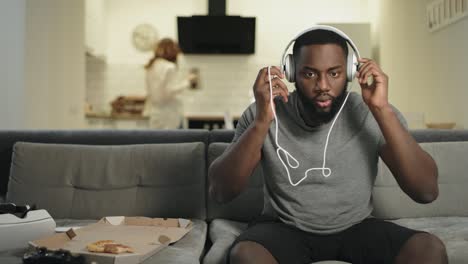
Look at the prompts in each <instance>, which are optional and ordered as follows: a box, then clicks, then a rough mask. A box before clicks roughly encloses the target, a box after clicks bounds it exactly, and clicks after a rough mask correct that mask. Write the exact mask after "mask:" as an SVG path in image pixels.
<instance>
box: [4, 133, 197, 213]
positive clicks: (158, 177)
mask: <svg viewBox="0 0 468 264" xmlns="http://www.w3.org/2000/svg"><path fill="white" fill-rule="evenodd" d="M205 172H206V166H205V144H204V143H203V142H192V143H172V144H170V143H168V144H141V145H125V146H121V145H115V146H95V145H94V146H90V145H72V144H50V143H49V144H43V143H26V142H18V143H16V144H15V145H14V148H13V158H12V168H11V176H10V182H9V186H8V193H7V200H9V201H15V202H16V203H19V204H33V203H34V204H36V205H37V207H38V208H46V209H47V210H48V211H49V213H50V214H51V215H52V216H53V217H54V218H72V219H99V218H101V217H104V216H111V215H126V216H141V215H143V216H152V217H156V216H159V217H184V218H198V219H204V218H205V193H206V192H205Z"/></svg>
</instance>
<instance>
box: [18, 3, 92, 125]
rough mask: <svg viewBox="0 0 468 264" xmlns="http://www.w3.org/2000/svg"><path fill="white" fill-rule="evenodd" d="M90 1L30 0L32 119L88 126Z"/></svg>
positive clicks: (28, 80) (28, 88)
mask: <svg viewBox="0 0 468 264" xmlns="http://www.w3.org/2000/svg"><path fill="white" fill-rule="evenodd" d="M84 41H85V38H84V1H83V0H74V1H61V0H41V1H35V0H27V1H26V41H25V56H24V57H25V74H24V75H25V98H26V103H25V105H24V107H25V111H26V113H27V118H26V123H27V127H29V128H38V129H41V128H53V129H62V128H83V127H84V111H83V108H84V91H85V81H84V80H85V79H84V78H85V76H84V70H85V68H84V67H85V66H84V53H85V49H84Z"/></svg>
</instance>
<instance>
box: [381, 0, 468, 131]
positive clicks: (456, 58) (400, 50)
mask: <svg viewBox="0 0 468 264" xmlns="http://www.w3.org/2000/svg"><path fill="white" fill-rule="evenodd" d="M429 2H431V1H430V0H415V1H405V0H381V3H380V14H381V16H380V19H378V21H377V23H378V24H379V30H378V31H379V32H378V37H377V39H378V41H379V43H380V46H379V54H380V55H379V56H380V61H381V64H382V67H383V69H384V70H385V71H386V72H387V73H388V75H389V76H390V89H391V90H390V100H391V101H392V102H393V103H394V104H395V105H397V106H398V107H399V108H400V110H402V111H405V112H422V113H424V114H425V116H426V121H427V122H449V121H454V122H457V123H458V124H459V126H462V127H465V128H468V116H467V115H465V113H466V112H468V104H467V103H466V100H467V99H468V75H467V69H468V52H467V49H466V47H468V30H467V29H468V19H467V18H465V19H463V20H461V21H459V22H457V23H455V24H452V25H449V26H448V27H446V28H443V29H441V30H439V31H436V32H434V33H430V32H429V31H428V30H427V28H426V26H425V25H426V18H425V12H426V4H427V3H429Z"/></svg>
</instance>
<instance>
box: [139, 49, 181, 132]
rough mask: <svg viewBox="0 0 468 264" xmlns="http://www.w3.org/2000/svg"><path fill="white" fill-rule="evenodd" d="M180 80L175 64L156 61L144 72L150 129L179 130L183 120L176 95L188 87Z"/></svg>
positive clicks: (179, 100)
mask: <svg viewBox="0 0 468 264" xmlns="http://www.w3.org/2000/svg"><path fill="white" fill-rule="evenodd" d="M189 85H190V83H189V81H188V80H187V79H181V78H180V77H179V72H178V70H177V66H176V64H175V63H173V62H170V61H167V60H165V59H160V58H158V59H156V60H155V61H154V63H153V65H152V66H151V67H150V68H149V69H147V71H146V89H147V95H148V102H147V106H148V107H149V109H148V112H149V116H150V127H151V128H156V129H176V128H179V127H180V125H181V122H182V118H183V114H184V111H183V104H182V100H181V99H180V98H179V97H178V95H179V94H180V93H181V92H183V91H184V90H185V89H187V88H188V87H189Z"/></svg>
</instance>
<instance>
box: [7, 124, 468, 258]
mask: <svg viewBox="0 0 468 264" xmlns="http://www.w3.org/2000/svg"><path fill="white" fill-rule="evenodd" d="M411 133H412V134H413V136H414V137H415V138H416V140H417V141H418V142H420V144H421V146H422V147H423V148H424V149H426V150H427V151H428V152H429V153H430V154H431V155H432V156H433V157H434V159H435V160H436V162H437V164H438V167H439V188H440V195H439V198H438V199H437V200H436V201H435V202H434V203H432V204H429V205H420V204H416V203H415V202H413V201H411V200H410V199H409V198H408V197H407V196H406V195H405V194H403V192H402V191H401V190H400V189H399V187H398V186H397V184H396V182H395V180H394V179H393V176H392V175H391V174H390V172H389V170H388V169H387V168H386V166H385V165H384V164H382V163H381V164H379V174H378V176H377V179H376V182H375V187H374V193H373V199H374V204H375V211H374V215H375V216H376V217H379V218H384V219H389V220H390V221H395V222H397V223H399V224H402V225H405V226H408V227H411V228H416V229H421V230H426V231H429V232H432V233H434V234H436V235H437V236H439V237H440V238H441V239H442V240H443V241H444V242H445V245H446V247H447V251H448V254H449V259H450V263H456V264H457V263H468V252H467V251H468V206H467V205H466V203H468V192H466V189H467V187H468V176H467V175H466V174H467V173H466V171H468V162H467V161H468V159H467V158H465V157H466V155H467V154H468V131H464V130H463V131H462V130H458V131H457V130H453V131H452V130H415V131H411ZM232 137H233V131H230V130H214V131H205V130H174V131H148V130H145V131H111V130H104V131H81V130H77V131H0V199H6V200H7V201H11V202H15V203H17V204H24V203H28V204H33V203H34V204H36V205H37V206H38V207H39V208H44V209H47V210H48V212H49V213H50V214H51V215H52V216H53V217H54V219H55V220H56V222H57V225H59V226H73V225H82V224H88V223H92V222H94V221H96V220H97V219H99V218H101V217H103V216H108V215H128V216H134V215H143V216H150V217H182V218H190V219H192V220H193V221H194V229H193V230H192V231H191V232H190V233H189V234H187V235H186V236H185V237H184V238H183V239H181V240H180V241H178V242H177V243H175V244H173V245H171V246H170V247H167V248H165V249H163V250H162V251H160V252H158V253H157V254H155V255H154V256H152V257H151V258H149V259H147V260H146V261H145V262H144V263H146V264H149V263H206V264H212V263H223V261H224V259H225V257H226V250H227V248H228V247H229V245H230V244H231V243H232V241H233V240H234V239H235V237H236V236H237V235H238V234H239V233H240V232H242V230H243V229H245V228H246V225H247V222H248V221H250V220H252V219H253V218H254V217H255V216H257V215H259V214H260V212H261V210H262V205H263V193H262V192H263V182H262V170H261V168H260V167H259V168H257V169H256V171H255V172H254V175H253V177H252V178H251V181H250V184H249V186H248V188H247V189H246V190H245V191H244V192H243V193H242V194H241V195H240V196H238V197H237V198H236V199H234V200H233V201H231V202H230V203H227V204H223V205H220V204H217V203H215V202H214V201H213V200H212V199H210V197H208V195H207V186H208V184H209V183H208V179H207V177H206V175H207V168H208V167H209V164H210V163H211V162H212V161H213V160H214V159H215V158H216V157H218V156H219V155H220V154H221V153H222V152H223V151H224V150H225V148H226V147H227V146H228V144H229V143H228V142H230V140H231V139H232ZM116 205H118V206H116ZM0 239H7V238H0ZM25 250H26V249H25V248H18V249H16V250H10V251H4V252H0V263H21V256H22V254H23V253H24V252H25ZM330 263H339V262H330Z"/></svg>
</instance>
